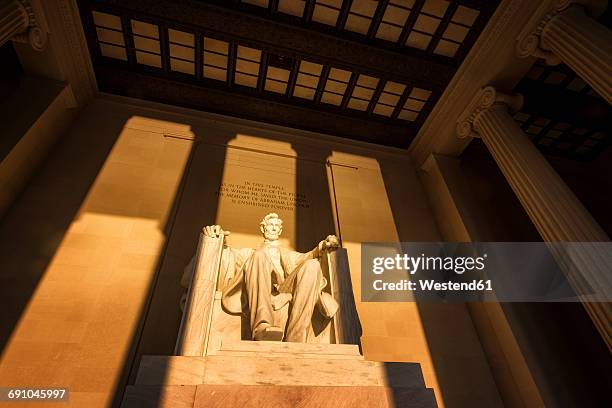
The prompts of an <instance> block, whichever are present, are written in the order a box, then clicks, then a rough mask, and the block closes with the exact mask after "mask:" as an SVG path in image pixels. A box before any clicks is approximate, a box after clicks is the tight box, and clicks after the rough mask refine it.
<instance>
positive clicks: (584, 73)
mask: <svg viewBox="0 0 612 408" xmlns="http://www.w3.org/2000/svg"><path fill="white" fill-rule="evenodd" d="M577 3H578V2H576V1H575V0H574V1H571V0H561V1H558V2H557V5H556V7H555V8H554V9H553V10H551V11H550V12H549V13H547V14H546V16H545V17H544V19H542V20H541V21H540V22H539V24H538V25H537V27H536V28H535V29H534V30H533V31H531V32H530V33H529V34H528V35H525V36H523V37H522V38H519V43H518V48H517V52H518V55H519V56H521V57H527V56H536V57H542V58H544V59H546V60H547V62H548V63H550V64H555V63H558V62H564V63H565V64H567V65H568V66H569V67H570V68H572V69H573V70H574V72H576V74H578V75H579V76H580V77H581V78H582V79H584V81H585V82H587V83H588V84H589V85H590V86H591V87H592V88H593V89H594V90H595V91H596V92H597V93H598V94H599V95H601V96H602V97H603V98H604V99H605V100H606V101H608V103H611V102H612V76H611V75H610V73H611V72H612V31H610V30H609V29H608V28H607V27H605V26H604V25H602V24H600V23H598V22H597V21H596V20H595V19H594V18H593V16H596V15H597V14H599V13H600V12H601V11H603V10H605V8H606V3H607V1H603V0H591V1H582V2H580V3H582V4H577Z"/></svg>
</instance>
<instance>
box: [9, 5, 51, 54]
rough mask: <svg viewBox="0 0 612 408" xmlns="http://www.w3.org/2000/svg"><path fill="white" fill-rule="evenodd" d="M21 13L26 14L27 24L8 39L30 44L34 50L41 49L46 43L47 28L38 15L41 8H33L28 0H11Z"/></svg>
mask: <svg viewBox="0 0 612 408" xmlns="http://www.w3.org/2000/svg"><path fill="white" fill-rule="evenodd" d="M12 1H13V2H14V3H15V4H16V5H17V6H18V7H20V8H21V10H22V13H24V14H25V15H26V16H27V26H26V27H25V29H24V30H23V31H22V32H18V33H16V34H15V35H13V36H12V37H11V38H10V39H11V40H12V41H16V42H20V43H26V44H30V46H31V47H32V48H33V49H35V50H36V51H42V50H44V49H45V46H46V45H47V30H46V29H45V24H44V23H42V24H41V19H42V17H43V16H41V15H40V12H41V10H35V8H36V7H34V6H33V4H32V2H31V1H30V0H12Z"/></svg>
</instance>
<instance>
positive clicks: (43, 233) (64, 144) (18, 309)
mask: <svg viewBox="0 0 612 408" xmlns="http://www.w3.org/2000/svg"><path fill="white" fill-rule="evenodd" d="M122 128H123V124H122V123H118V122H116V121H112V120H111V121H107V122H106V127H104V128H88V129H75V130H74V131H72V132H70V133H69V134H67V135H66V136H65V137H64V138H63V139H62V140H61V141H60V142H59V143H58V145H57V146H56V147H55V148H54V149H53V150H52V152H51V154H49V156H48V158H47V159H46V160H45V162H44V163H43V164H42V165H41V166H40V168H39V169H38V170H37V171H36V173H35V174H34V175H33V177H32V178H31V181H30V183H29V184H28V186H27V188H26V189H25V190H24V191H23V192H22V193H21V194H20V196H19V197H18V198H17V199H16V200H15V201H14V203H13V205H12V206H11V207H10V208H9V210H8V211H7V212H6V214H5V216H4V218H3V219H2V222H1V224H0V242H1V243H2V245H0V281H1V282H2V283H1V284H0V299H1V309H2V318H1V321H0V347H1V350H2V351H3V352H4V351H5V347H6V346H7V343H8V342H9V340H10V338H11V335H12V334H13V332H14V330H15V329H16V327H17V325H18V323H19V320H20V318H21V316H22V313H23V312H24V310H25V308H26V307H27V305H28V303H29V301H30V299H31V297H32V295H33V293H34V291H35V290H36V287H37V286H38V284H39V282H40V280H41V279H42V278H43V277H44V275H45V271H46V270H47V268H48V266H49V264H50V262H51V260H52V259H53V257H54V255H55V253H56V251H57V249H58V247H59V246H60V244H61V243H62V240H63V238H64V236H65V234H66V232H67V230H68V228H69V227H70V225H71V223H72V222H73V221H74V219H75V218H76V217H77V214H78V212H79V208H80V207H81V205H82V204H83V202H84V200H85V197H86V196H87V194H88V192H89V190H90V188H91V186H92V185H93V183H94V181H95V179H96V177H97V176H98V174H99V172H100V170H101V168H102V166H103V165H104V162H105V160H106V158H107V156H108V154H109V153H110V151H111V149H112V147H113V144H114V143H115V141H116V140H117V138H118V136H119V134H120V133H121V130H122Z"/></svg>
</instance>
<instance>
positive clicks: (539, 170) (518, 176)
mask: <svg viewBox="0 0 612 408" xmlns="http://www.w3.org/2000/svg"><path fill="white" fill-rule="evenodd" d="M521 102H522V98H521V97H520V96H507V95H504V94H500V93H498V92H496V90H495V89H494V88H493V87H486V88H483V89H482V90H480V91H479V92H478V94H477V95H476V97H475V98H474V100H473V101H472V103H471V104H470V106H468V108H467V110H466V111H465V112H464V114H463V115H462V116H461V117H460V119H459V121H458V123H457V134H458V135H459V136H460V137H466V136H473V137H480V138H481V139H482V140H483V142H484V143H485V145H486V146H487V148H488V149H489V151H490V152H491V155H492V156H493V158H494V159H495V161H496V162H497V164H498V166H499V168H500V169H501V171H502V173H503V174H504V176H505V177H506V180H507V181H508V183H509V184H510V186H511V187H512V189H513V191H514V193H515V194H516V195H517V197H518V199H519V200H520V202H521V204H522V205H523V207H524V208H525V211H526V212H527V214H528V215H529V218H530V219H531V220H532V222H533V223H534V225H535V226H536V228H537V230H538V232H539V233H540V235H541V236H542V238H543V239H544V241H547V242H575V243H577V244H575V245H574V246H572V247H571V249H570V251H569V252H568V253H563V254H560V253H555V249H554V248H553V253H554V255H555V256H556V258H557V260H558V261H560V263H561V265H560V266H561V267H562V269H563V270H564V271H565V272H566V275H567V277H568V280H569V282H570V284H572V286H573V287H574V288H575V289H576V291H577V293H578V294H579V295H580V296H581V298H582V299H583V300H585V307H586V309H587V311H588V312H589V314H590V315H591V317H592V319H593V321H594V322H595V325H596V326H597V328H598V329H599V331H600V333H601V334H602V336H603V338H604V339H605V341H606V343H607V344H608V347H610V348H611V349H612V328H611V327H610V324H611V323H610V322H611V316H612V312H611V310H610V304H609V303H604V302H601V303H600V302H589V300H592V298H589V297H588V294H589V293H591V292H592V289H593V288H594V289H595V290H596V291H597V293H598V294H600V295H601V296H600V297H599V298H598V299H599V300H601V299H602V298H603V299H606V295H610V294H611V293H612V254H610V253H609V252H605V251H600V250H598V249H599V248H597V245H596V244H584V245H581V244H580V243H593V242H607V241H610V238H609V237H608V236H607V234H606V233H605V232H604V231H603V230H602V229H601V227H600V226H599V225H598V224H597V222H596V221H595V220H594V219H593V217H592V216H591V214H590V213H589V212H588V211H587V210H586V209H585V208H584V206H583V205H582V203H580V201H579V200H578V198H576V196H575V195H574V193H573V192H572V191H571V189H570V188H569V187H568V186H567V185H566V184H565V183H564V182H563V180H562V179H561V177H559V175H558V174H557V172H556V171H555V170H554V169H553V168H552V167H551V166H550V164H549V163H548V161H547V160H546V158H545V157H544V156H543V155H542V154H541V153H540V152H539V151H538V149H537V148H536V147H535V145H534V144H533V142H531V140H529V138H528V137H527V135H526V134H525V133H524V132H523V131H522V130H521V128H520V127H519V126H518V124H517V123H516V122H515V121H514V120H513V119H512V117H511V116H510V114H509V113H508V109H509V108H510V109H512V110H518V109H519V108H520V105H521Z"/></svg>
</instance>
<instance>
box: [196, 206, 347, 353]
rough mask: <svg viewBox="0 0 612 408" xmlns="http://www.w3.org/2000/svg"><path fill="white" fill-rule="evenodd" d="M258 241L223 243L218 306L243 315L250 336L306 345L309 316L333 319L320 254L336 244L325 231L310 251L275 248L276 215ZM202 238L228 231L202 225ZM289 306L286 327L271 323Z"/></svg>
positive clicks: (309, 337)
mask: <svg viewBox="0 0 612 408" xmlns="http://www.w3.org/2000/svg"><path fill="white" fill-rule="evenodd" d="M260 231H261V233H262V235H263V238H264V240H263V242H262V243H261V244H260V245H259V246H258V247H257V248H255V249H252V248H241V249H238V248H230V247H227V246H226V247H224V248H223V253H222V256H221V271H220V276H221V279H222V282H220V285H221V287H222V288H223V295H222V305H223V307H224V308H225V310H227V311H228V312H230V313H245V314H247V316H248V319H249V322H250V328H251V336H252V339H253V340H268V341H281V340H283V339H284V340H285V341H290V342H301V343H307V342H310V341H311V340H312V336H313V329H312V317H313V314H314V313H321V314H322V315H323V316H324V317H326V318H332V317H333V316H334V314H335V313H336V311H337V310H338V304H337V302H336V301H335V300H334V299H333V297H332V296H331V295H330V294H329V293H327V292H324V291H323V288H325V287H326V286H327V280H326V279H325V277H324V276H323V273H322V271H321V265H320V263H319V257H321V256H322V255H324V254H325V251H327V250H329V249H333V248H337V247H338V239H337V238H336V236H334V235H329V236H327V238H325V239H324V240H323V241H321V242H320V243H319V244H318V245H317V246H316V247H315V248H314V249H312V250H311V251H309V252H306V253H301V252H295V251H292V250H290V249H287V248H284V247H282V246H280V245H279V244H280V241H279V237H280V235H281V233H282V231H283V221H282V220H281V219H280V218H279V217H278V215H277V214H275V213H270V214H268V215H266V216H265V217H264V218H263V220H262V221H261V223H260ZM204 235H205V236H207V237H220V236H223V235H229V232H227V231H223V229H222V228H221V227H220V226H219V225H211V226H207V227H205V228H204ZM286 305H289V316H288V320H287V325H286V327H285V328H282V327H277V326H275V325H274V311H275V310H279V309H281V308H283V307H285V306H286Z"/></svg>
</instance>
